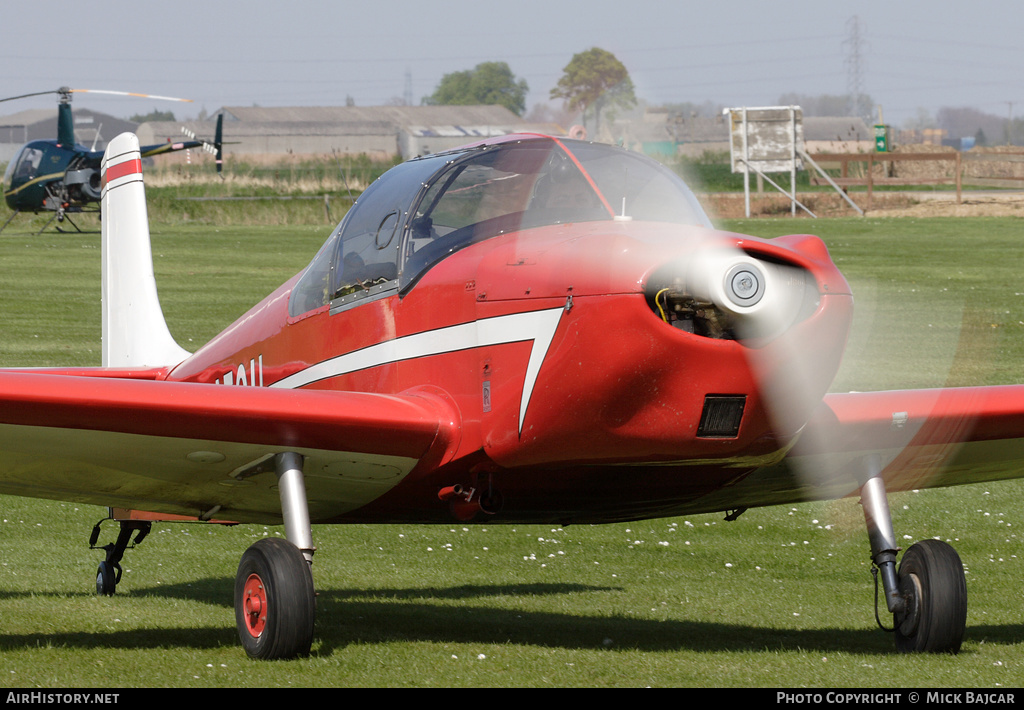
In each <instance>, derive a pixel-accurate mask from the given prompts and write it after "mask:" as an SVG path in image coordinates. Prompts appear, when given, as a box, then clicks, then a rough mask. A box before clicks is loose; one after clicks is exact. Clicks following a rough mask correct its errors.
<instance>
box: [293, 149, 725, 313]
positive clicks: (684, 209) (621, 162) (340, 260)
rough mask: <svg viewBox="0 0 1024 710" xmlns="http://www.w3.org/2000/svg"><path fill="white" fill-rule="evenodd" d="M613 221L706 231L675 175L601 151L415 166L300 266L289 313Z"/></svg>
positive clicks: (397, 174)
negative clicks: (473, 253)
mask: <svg viewBox="0 0 1024 710" xmlns="http://www.w3.org/2000/svg"><path fill="white" fill-rule="evenodd" d="M616 219H633V220H641V221H651V222H669V223H675V224H689V225H701V226H710V221H709V220H708V217H707V215H706V214H705V213H704V211H703V210H702V209H701V207H700V205H699V203H698V202H697V200H696V198H695V197H694V195H693V193H692V192H690V190H689V188H688V187H687V186H686V185H685V183H683V181H682V180H681V179H680V178H679V177H678V176H676V175H675V174H674V173H673V172H671V171H670V170H668V169H666V168H665V167H664V166H662V165H660V164H659V163H657V162H655V161H653V160H650V159H648V158H646V157H644V156H642V155H639V154H636V153H632V152H630V151H627V150H623V149H620V148H616V147H613V146H610V145H603V144H597V143H586V142H581V141H562V140H556V139H552V138H546V137H541V136H537V137H526V138H520V139H515V140H507V141H504V142H497V143H489V144H485V145H481V146H477V147H471V148H466V149H460V150H456V151H453V152H450V153H441V154H437V155H431V156H427V157H424V158H417V159H415V160H410V161H409V162H406V163H403V164H401V165H399V166H397V167H395V168H393V169H391V170H390V171H388V172H387V173H385V174H384V175H383V176H381V177H380V178H379V179H378V180H377V181H376V182H375V183H373V185H371V186H370V187H369V188H367V189H366V191H365V192H364V193H363V194H362V195H361V196H360V197H359V199H358V200H357V201H356V203H355V204H354V205H353V206H352V209H350V210H349V212H348V214H347V215H345V218H344V219H343V220H342V222H341V224H339V225H338V227H337V228H336V229H335V230H334V233H333V234H332V235H331V237H330V238H329V239H328V240H327V242H326V243H325V244H324V246H323V247H322V248H321V249H320V252H319V253H318V254H317V255H316V257H315V258H314V259H313V261H312V262H311V263H310V265H309V266H308V267H307V268H306V271H305V273H304V274H303V276H302V278H301V279H300V280H299V283H298V284H297V285H296V287H295V290H294V291H293V293H292V298H291V302H290V306H289V310H290V312H291V314H292V315H293V316H295V315H300V314H302V313H305V312H307V311H309V310H312V309H315V308H319V307H320V306H323V305H325V304H327V303H331V304H332V305H333V306H335V307H342V306H345V305H347V304H349V303H355V302H359V301H362V300H364V299H366V298H372V297H375V296H378V295H382V294H390V293H391V292H394V291H399V290H404V289H407V288H410V287H411V286H412V285H413V284H414V283H415V282H416V280H417V279H418V278H419V277H420V276H421V275H422V274H423V273H424V272H426V271H427V270H428V269H429V268H430V267H431V266H433V265H434V264H436V263H438V262H439V261H441V260H442V259H444V258H445V257H447V256H449V255H450V254H452V253H454V252H455V251H457V250H459V249H462V248H464V247H466V246H469V245H471V244H475V243H477V242H480V241H482V240H485V239H489V238H492V237H495V236H498V235H500V234H506V233H509V232H518V231H523V230H527V229H533V228H536V227H544V226H549V225H555V224H565V223H571V222H595V221H611V220H616Z"/></svg>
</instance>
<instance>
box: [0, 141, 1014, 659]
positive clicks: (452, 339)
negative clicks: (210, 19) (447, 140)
mask: <svg viewBox="0 0 1024 710" xmlns="http://www.w3.org/2000/svg"><path fill="white" fill-rule="evenodd" d="M102 170H103V179H102V183H103V187H102V190H103V198H102V199H103V205H102V209H103V215H104V220H103V237H102V252H103V253H102V263H103V306H102V308H103V359H102V366H101V367H97V368H64V369H43V370H40V369H34V370H19V369H6V370H2V371H0V450H2V451H3V452H4V456H3V458H2V462H0V492H2V493H5V494H14V495H23V496H35V497H42V498H54V499H62V500H73V501H81V502H84V503H92V504H99V505H103V506H108V507H110V509H111V518H112V519H114V520H117V521H118V522H119V526H120V534H119V536H118V538H117V541H116V542H115V543H112V544H110V545H106V546H104V548H103V549H105V550H106V559H105V560H104V561H103V562H102V563H101V564H100V566H99V569H98V571H97V590H98V592H100V593H105V594H112V593H114V589H115V587H116V584H117V582H118V581H119V579H120V577H121V567H120V564H119V563H120V560H121V559H122V555H123V554H124V551H125V549H126V548H127V547H128V546H129V545H131V544H132V542H133V541H132V536H133V535H134V536H135V539H134V542H138V541H139V540H140V539H141V536H143V535H144V534H145V533H146V532H147V531H148V530H149V526H150V524H151V521H152V520H154V519H168V518H172V517H174V516H183V517H189V518H192V519H196V520H201V521H232V522H242V523H263V524H278V523H282V522H283V524H284V527H285V533H286V537H287V540H283V539H263V540H260V541H259V542H257V543H256V544H254V545H253V546H252V547H250V548H249V549H248V550H247V551H246V552H245V553H244V555H243V556H242V559H241V563H240V565H239V568H238V573H237V577H236V583H235V616H236V622H237V626H238V633H239V637H240V639H241V642H242V645H243V646H244V648H245V650H246V652H247V653H248V654H249V655H250V656H253V657H256V658H282V657H293V656H298V655H303V654H306V653H308V652H309V650H310V647H311V643H312V638H313V633H314V616H315V606H316V605H315V593H314V586H313V577H312V573H311V563H312V557H313V552H314V541H313V533H312V525H313V524H316V523H346V522H368V521H373V522H414V523H436V522H446V521H451V519H452V518H453V516H454V517H455V518H457V519H459V520H470V519H473V518H476V519H486V520H488V521H493V522H509V523H512V522H516V523H520V522H527V523H558V524H568V523H602V522H615V521H626V520H635V519H642V518H653V517H664V516H677V515H683V514H694V513H708V512H716V511H727V512H728V514H729V516H730V517H733V516H735V515H738V514H740V513H741V512H742V511H743V510H745V509H746V508H748V507H753V506H765V505H775V504H781V503H793V502H797V501H805V500H811V499H828V498H836V497H841V496H848V495H856V494H859V495H860V497H861V500H862V503H863V506H864V511H865V519H866V523H867V529H868V537H869V541H870V546H871V553H872V558H873V562H874V564H875V566H876V567H877V569H878V570H879V571H880V572H881V575H880V576H881V580H882V586H883V589H884V596H885V600H886V606H887V608H888V611H889V612H891V613H892V614H893V616H894V625H895V630H896V633H895V636H896V642H897V646H898V648H899V649H900V650H901V651H940V652H942V651H945V652H956V651H957V650H958V649H959V648H960V644H961V640H962V638H963V634H964V629H965V625H966V586H965V580H964V573H963V567H962V565H961V563H960V559H959V557H958V556H957V554H956V552H955V551H954V550H953V549H952V548H951V547H950V546H949V545H947V544H946V543H943V542H940V541H937V540H925V541H923V542H919V543H917V544H915V545H913V546H912V547H910V548H909V549H908V550H907V551H906V552H904V553H903V555H902V558H901V560H900V563H899V566H898V567H897V553H898V552H899V546H898V545H897V542H896V537H895V534H894V532H893V525H892V520H891V516H890V514H889V510H888V505H887V502H886V500H887V499H886V495H887V492H890V491H897V490H907V489H912V488H921V487H926V486H947V485H954V484H962V483H973V482H979V481H987V480H996V479H1003V478H1012V477H1017V476H1020V475H1021V468H1020V462H1021V461H1022V460H1024V416H1022V415H1024V387H983V388H969V389H945V390H923V391H900V392H874V393H851V394H827V390H828V388H829V385H830V383H831V382H832V379H833V377H834V375H835V373H836V371H837V369H838V366H839V361H840V357H841V355H842V353H843V350H844V348H845V345H846V338H847V334H848V330H849V327H850V322H851V317H852V313H853V298H852V296H851V293H850V288H849V286H848V284H847V282H846V280H845V279H844V278H843V276H842V274H841V273H840V272H839V270H838V269H837V268H836V266H835V264H833V263H832V261H831V259H830V258H829V255H828V252H827V250H826V248H825V246H824V244H823V243H822V242H821V241H820V240H819V239H817V238H816V237H811V236H800V235H798V236H789V237H780V238H777V239H771V240H763V239H757V238H753V237H747V236H741V235H737V234H729V233H724V232H720V231H715V230H714V229H713V228H712V226H711V223H710V221H709V220H708V218H707V216H706V215H705V214H704V212H703V211H702V209H701V207H700V206H699V204H698V202H697V200H696V199H695V198H694V196H693V194H692V193H691V192H690V191H689V189H688V188H687V187H686V186H685V185H684V184H683V183H682V181H681V180H680V179H679V178H678V177H676V176H675V175H674V174H673V173H671V172H670V171H667V170H666V169H664V168H662V167H661V166H659V165H658V164H657V163H655V162H653V161H650V160H648V159H646V158H644V157H643V156H640V155H637V154H635V153H631V152H629V151H626V150H622V149H619V148H615V147H612V146H608V145H599V144H594V143H586V142H581V141H570V140H561V139H558V138H552V137H547V136H539V135H517V136H507V137H503V138H499V139H494V140H488V141H485V142H482V143H478V144H474V145H471V146H467V147H464V148H461V149H458V150H454V151H450V152H447V153H443V154H439V155H432V156H427V157H423V158H417V159H414V160H410V161H408V162H406V163H404V164H402V165H399V166H398V167H396V168H394V169H392V170H391V171H389V172H388V173H386V174H385V175H384V176H383V177H381V178H380V179H379V180H377V181H376V182H375V183H374V184H373V185H371V186H370V187H369V188H368V189H367V190H366V191H365V192H364V193H363V195H362V196H361V197H360V198H359V200H358V201H357V202H356V203H355V205H354V206H353V208H352V209H351V210H350V211H349V212H348V214H347V215H346V216H345V218H344V220H343V221H342V222H341V224H340V225H338V227H337V229H335V230H334V232H333V233H332V234H331V236H330V238H328V240H327V242H326V243H325V244H324V246H323V247H322V248H321V249H320V251H319V252H318V253H317V254H316V256H315V257H314V258H313V260H312V261H311V262H310V264H309V266H307V267H306V268H305V269H304V270H303V271H302V272H301V273H299V274H297V275H296V276H295V277H294V278H292V279H291V280H289V281H288V282H287V283H285V284H284V285H283V286H281V287H280V288H279V289H278V290H277V291H275V292H274V293H272V294H270V295H269V296H268V297H267V298H266V299H264V300H263V301H262V302H261V303H259V304H258V305H256V306H255V307H254V308H252V309H251V310H250V311H249V312H248V313H246V314H245V315H244V316H242V317H241V318H239V319H238V320H237V321H236V322H235V323H234V324H232V325H231V326H230V327H229V328H227V329H226V330H225V331H224V332H223V333H221V334H220V335H219V336H217V337H216V338H214V339H213V340H212V341H211V342H209V343H208V344H206V345H205V346H203V347H202V348H200V349H199V350H198V351H197V352H195V353H194V354H189V353H187V352H185V351H184V350H182V349H181V348H180V347H179V346H178V344H177V343H176V342H175V341H174V339H173V338H172V336H171V335H170V333H169V331H168V329H167V326H166V325H165V322H164V318H163V314H162V312H161V308H160V304H159V301H158V298H157V291H156V284H155V280H154V277H153V269H152V258H151V253H150V246H149V230H148V224H147V215H146V204H145V191H144V186H143V178H142V169H141V162H140V159H139V152H138V141H137V140H136V138H135V136H133V135H131V134H124V135H122V136H119V137H118V138H116V139H115V140H114V141H113V142H111V144H110V146H109V148H108V150H107V153H106V156H105V158H104V161H103V167H102ZM138 511H149V512H147V513H140V512H138ZM98 532H99V526H97V529H96V530H95V531H94V533H93V540H92V544H93V545H94V546H95V543H96V539H97V536H98Z"/></svg>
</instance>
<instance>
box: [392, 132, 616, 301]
mask: <svg viewBox="0 0 1024 710" xmlns="http://www.w3.org/2000/svg"><path fill="white" fill-rule="evenodd" d="M611 217H612V214H611V211H610V208H609V207H608V205H607V204H605V203H604V201H603V200H602V198H601V196H600V194H598V193H597V192H596V191H595V189H594V186H593V185H592V184H591V183H590V182H589V181H588V179H587V177H586V175H585V174H584V173H583V172H582V171H581V170H580V169H579V167H578V166H577V165H575V164H574V163H573V161H572V159H571V158H570V157H569V156H568V155H567V154H566V153H565V151H563V150H562V149H561V148H560V147H559V146H558V144H557V143H556V142H554V141H551V140H536V141H525V142H522V143H508V144H499V145H495V146H490V147H488V148H486V149H482V150H476V151H473V152H471V153H469V154H467V155H466V156H464V157H462V159H460V160H456V161H454V162H453V164H452V165H451V166H450V167H449V168H448V169H447V170H445V171H444V172H442V173H441V174H439V175H437V176H435V177H434V178H433V179H432V181H431V184H430V186H429V187H428V189H427V191H426V192H425V193H424V195H423V198H422V199H421V200H420V201H419V203H418V204H417V206H416V208H415V212H414V214H413V216H412V221H411V222H410V229H409V238H408V240H407V242H406V246H405V255H404V268H403V270H402V284H403V286H404V285H405V284H407V283H410V282H411V281H412V280H414V279H415V278H416V277H417V276H418V275H419V274H420V273H422V272H423V271H424V270H425V269H427V268H429V267H430V266H431V265H433V264H435V263H437V262H438V261H440V260H441V259H443V258H444V257H446V256H448V255H449V254H451V253H453V252H455V251H456V250H458V249H461V248H462V247H465V246H467V245H469V244H473V243H475V242H479V241H481V240H484V239H488V238H490V237H493V236H496V235H498V234H504V233H506V232H515V231H518V230H521V229H529V228H531V227H540V226H544V225H550V224H560V223H565V222H589V221H594V220H605V219H611Z"/></svg>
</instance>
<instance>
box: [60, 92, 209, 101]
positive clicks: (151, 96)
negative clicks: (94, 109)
mask: <svg viewBox="0 0 1024 710" xmlns="http://www.w3.org/2000/svg"><path fill="white" fill-rule="evenodd" d="M70 92H71V93H73V94H109V95H111V96H135V97H137V98H141V99H159V100H160V101H182V102H185V103H192V99H179V98H176V97H174V96H157V95H156V94H139V93H135V92H134V91H107V90H103V89H70Z"/></svg>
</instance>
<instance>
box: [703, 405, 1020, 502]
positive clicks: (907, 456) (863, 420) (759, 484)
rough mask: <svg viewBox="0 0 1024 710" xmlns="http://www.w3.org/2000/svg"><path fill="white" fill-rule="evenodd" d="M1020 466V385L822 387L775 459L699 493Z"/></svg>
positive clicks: (890, 484)
mask: <svg viewBox="0 0 1024 710" xmlns="http://www.w3.org/2000/svg"><path fill="white" fill-rule="evenodd" d="M869 457H876V459H875V460H876V461H877V462H878V464H879V465H880V466H881V468H882V475H883V477H884V479H885V484H886V490H888V491H901V490H912V489H918V488H939V487H943V486H955V485H961V484H969V483H982V482H986V481H997V480H1004V479H1010V478H1020V477H1022V476H1024V385H1009V386H1001V387H964V388H948V389H931V390H896V391H886V392H851V393H843V394H830V395H828V396H826V397H825V400H824V402H823V403H822V405H821V407H820V408H819V410H818V411H817V412H816V414H815V416H814V417H812V419H811V422H810V423H809V424H808V425H807V427H806V428H805V430H804V431H803V432H802V434H801V436H800V439H799V440H798V442H797V443H796V444H795V445H794V446H793V448H792V449H791V450H790V451H789V452H788V453H787V455H786V457H785V459H784V460H782V461H781V462H780V463H778V464H776V465H773V466H765V467H762V468H759V469H756V470H754V471H753V472H751V473H750V474H749V475H747V476H745V477H743V478H742V479H740V480H739V481H737V482H736V483H735V484H733V485H732V486H730V487H728V488H726V489H723V490H721V491H717V492H715V493H713V494H711V495H710V496H708V497H707V498H705V499H703V500H702V501H701V505H700V506H699V507H701V508H702V509H703V508H705V507H707V508H708V509H710V510H724V509H729V508H738V507H754V506H762V505H776V504H783V503H794V502H799V501H805V500H828V499H835V498H842V497H845V496H849V495H853V494H856V493H857V492H858V491H859V489H860V487H861V486H862V485H863V483H864V479H865V473H864V471H865V466H864V463H865V461H866V460H867V459H868V458H869Z"/></svg>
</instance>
